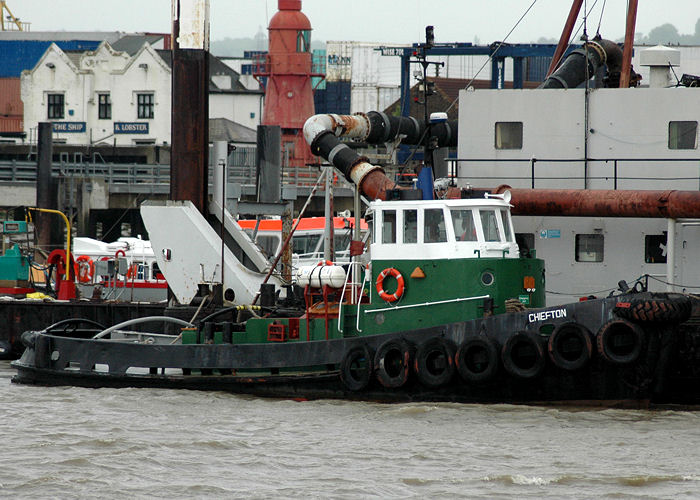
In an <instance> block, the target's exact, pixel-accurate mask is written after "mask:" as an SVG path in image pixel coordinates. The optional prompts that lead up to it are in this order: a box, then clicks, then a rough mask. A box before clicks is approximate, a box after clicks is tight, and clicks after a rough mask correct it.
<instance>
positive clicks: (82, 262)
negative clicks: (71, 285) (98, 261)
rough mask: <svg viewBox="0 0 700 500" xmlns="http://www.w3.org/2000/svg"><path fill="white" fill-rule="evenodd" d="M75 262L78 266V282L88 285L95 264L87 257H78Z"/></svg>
mask: <svg viewBox="0 0 700 500" xmlns="http://www.w3.org/2000/svg"><path fill="white" fill-rule="evenodd" d="M75 262H76V264H77V265H78V281H80V282H81V283H90V282H91V281H92V277H93V275H94V274H95V263H94V262H93V261H92V259H91V258H90V257H88V256H87V255H80V256H78V258H77V259H75Z"/></svg>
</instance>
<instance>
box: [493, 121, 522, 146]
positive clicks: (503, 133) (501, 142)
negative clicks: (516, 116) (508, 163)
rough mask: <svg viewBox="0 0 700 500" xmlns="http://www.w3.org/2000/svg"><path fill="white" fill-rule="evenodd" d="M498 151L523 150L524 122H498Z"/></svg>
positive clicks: (496, 138)
mask: <svg viewBox="0 0 700 500" xmlns="http://www.w3.org/2000/svg"><path fill="white" fill-rule="evenodd" d="M495 145H496V149H523V122H496V137H495Z"/></svg>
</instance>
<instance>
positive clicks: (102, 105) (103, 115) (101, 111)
mask: <svg viewBox="0 0 700 500" xmlns="http://www.w3.org/2000/svg"><path fill="white" fill-rule="evenodd" d="M97 102H98V109H97V113H98V118H99V119H100V120H111V119H112V98H111V97H110V96H109V94H97Z"/></svg>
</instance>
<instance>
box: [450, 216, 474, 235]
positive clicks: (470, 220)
mask: <svg viewBox="0 0 700 500" xmlns="http://www.w3.org/2000/svg"><path fill="white" fill-rule="evenodd" d="M450 214H451V215H452V227H454V230H455V238H457V241H477V236H476V225H475V224H474V215H473V214H472V211H471V210H470V209H464V208H453V209H452V210H450Z"/></svg>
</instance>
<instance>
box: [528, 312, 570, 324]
mask: <svg viewBox="0 0 700 500" xmlns="http://www.w3.org/2000/svg"><path fill="white" fill-rule="evenodd" d="M527 318H528V321H529V322H530V323H534V322H535V321H545V320H547V319H550V318H552V319H554V318H566V309H552V310H551V311H540V312H536V313H530V314H529V315H528V317H527Z"/></svg>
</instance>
